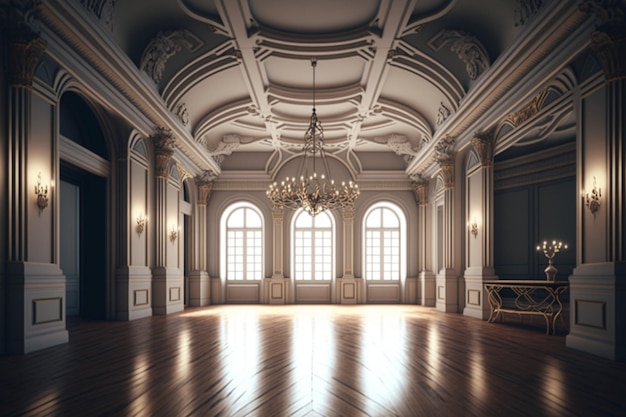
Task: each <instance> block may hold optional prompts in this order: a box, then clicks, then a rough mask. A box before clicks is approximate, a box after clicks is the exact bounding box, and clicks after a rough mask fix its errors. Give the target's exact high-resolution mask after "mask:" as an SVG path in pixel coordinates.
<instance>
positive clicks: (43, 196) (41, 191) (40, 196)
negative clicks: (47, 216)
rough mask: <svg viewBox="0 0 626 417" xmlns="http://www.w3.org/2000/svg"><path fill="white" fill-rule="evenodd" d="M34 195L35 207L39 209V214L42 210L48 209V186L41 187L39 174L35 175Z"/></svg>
mask: <svg viewBox="0 0 626 417" xmlns="http://www.w3.org/2000/svg"><path fill="white" fill-rule="evenodd" d="M35 195H36V196H37V207H39V214H40V215H41V212H42V211H43V209H45V208H46V207H48V186H47V185H44V186H42V185H41V172H40V173H39V174H37V184H36V185H35Z"/></svg>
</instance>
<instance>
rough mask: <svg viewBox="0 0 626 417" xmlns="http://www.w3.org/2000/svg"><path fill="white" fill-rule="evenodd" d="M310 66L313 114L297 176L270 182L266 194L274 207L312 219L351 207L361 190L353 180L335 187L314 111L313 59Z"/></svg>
mask: <svg viewBox="0 0 626 417" xmlns="http://www.w3.org/2000/svg"><path fill="white" fill-rule="evenodd" d="M311 66H312V67H313V113H312V114H311V120H310V122H309V128H308V129H307V131H306V133H305V134H304V146H303V147H302V158H301V160H300V164H299V167H298V171H297V172H298V176H297V177H286V178H285V180H284V181H281V182H280V183H278V182H276V181H275V182H273V183H272V184H270V186H269V187H268V189H267V191H266V194H267V197H268V198H269V199H270V200H271V201H272V203H273V204H274V207H276V208H291V209H297V208H303V209H304V210H305V211H306V212H307V213H309V214H310V215H311V216H315V215H316V214H319V213H321V212H322V211H325V210H335V209H344V210H345V209H351V208H353V207H354V202H355V201H356V199H357V197H358V196H359V194H360V191H359V186H358V185H357V184H356V183H354V182H353V181H348V183H346V182H342V183H341V185H337V184H335V180H334V179H332V177H331V174H330V167H329V165H328V161H327V160H326V153H325V151H324V130H323V129H322V124H321V123H320V121H319V120H318V118H317V113H316V111H315V67H316V66H317V60H316V59H311ZM318 169H319V170H320V171H319V172H318Z"/></svg>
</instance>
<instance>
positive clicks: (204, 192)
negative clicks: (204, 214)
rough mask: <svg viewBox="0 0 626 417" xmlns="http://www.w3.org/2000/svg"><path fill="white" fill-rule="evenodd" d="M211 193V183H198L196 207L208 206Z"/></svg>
mask: <svg viewBox="0 0 626 417" xmlns="http://www.w3.org/2000/svg"><path fill="white" fill-rule="evenodd" d="M211 191H213V183H212V182H208V181H206V182H204V181H203V182H198V205H200V206H206V205H207V204H209V198H210V197H211Z"/></svg>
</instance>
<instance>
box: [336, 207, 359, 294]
mask: <svg viewBox="0 0 626 417" xmlns="http://www.w3.org/2000/svg"><path fill="white" fill-rule="evenodd" d="M341 216H342V218H343V276H342V277H341V278H339V279H338V280H337V285H338V286H339V302H340V303H341V304H357V303H358V302H359V298H360V297H359V294H360V288H361V286H362V282H361V280H357V279H355V278H354V208H353V207H347V208H344V209H343V210H341Z"/></svg>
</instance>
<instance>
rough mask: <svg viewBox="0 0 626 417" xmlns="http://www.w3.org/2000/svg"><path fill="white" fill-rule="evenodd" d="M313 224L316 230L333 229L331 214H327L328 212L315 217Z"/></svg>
mask: <svg viewBox="0 0 626 417" xmlns="http://www.w3.org/2000/svg"><path fill="white" fill-rule="evenodd" d="M313 222H314V223H315V228H316V229H323V228H331V227H332V223H331V221H330V217H329V214H328V213H326V212H322V213H320V214H318V215H317V216H315V218H314V220H313Z"/></svg>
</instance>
